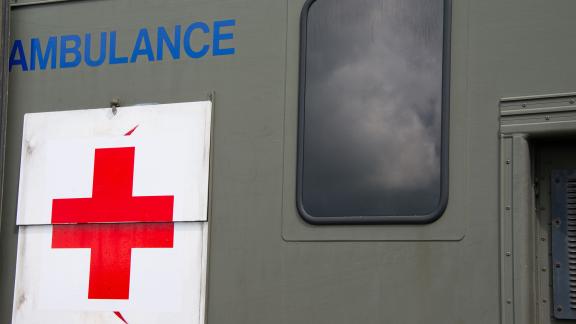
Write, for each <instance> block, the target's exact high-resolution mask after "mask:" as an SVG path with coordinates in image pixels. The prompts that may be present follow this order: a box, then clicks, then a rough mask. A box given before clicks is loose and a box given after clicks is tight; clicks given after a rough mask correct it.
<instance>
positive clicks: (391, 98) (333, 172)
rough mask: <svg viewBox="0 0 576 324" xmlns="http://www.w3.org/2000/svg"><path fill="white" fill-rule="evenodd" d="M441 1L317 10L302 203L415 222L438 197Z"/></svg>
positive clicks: (343, 0) (317, 211)
mask: <svg viewBox="0 0 576 324" xmlns="http://www.w3.org/2000/svg"><path fill="white" fill-rule="evenodd" d="M442 17H443V1H442V0H317V1H316V2H315V3H314V4H313V5H312V6H311V8H310V11H309V14H308V30H307V33H308V36H307V56H306V57H307V64H306V97H305V124H304V125H305V128H304V132H305V133H304V136H305V137H304V165H303V166H304V169H303V176H304V178H303V203H304V207H305V209H306V210H307V211H308V212H309V213H310V214H311V215H313V216H353V215H411V214H426V213H429V212H431V211H433V210H434V209H435V208H436V207H437V205H438V201H439V197H440V144H441V136H440V135H441V133H440V126H441V125H440V123H441V98H442V36H443V35H442V24H443V19H442Z"/></svg>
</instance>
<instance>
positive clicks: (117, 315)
mask: <svg viewBox="0 0 576 324" xmlns="http://www.w3.org/2000/svg"><path fill="white" fill-rule="evenodd" d="M114 315H116V317H118V318H119V319H121V320H122V322H124V323H126V324H128V322H127V321H126V320H125V319H124V316H122V314H120V312H118V311H115V312H114Z"/></svg>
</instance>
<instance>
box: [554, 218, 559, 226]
mask: <svg viewBox="0 0 576 324" xmlns="http://www.w3.org/2000/svg"><path fill="white" fill-rule="evenodd" d="M554 225H556V226H560V218H556V219H555V220H554Z"/></svg>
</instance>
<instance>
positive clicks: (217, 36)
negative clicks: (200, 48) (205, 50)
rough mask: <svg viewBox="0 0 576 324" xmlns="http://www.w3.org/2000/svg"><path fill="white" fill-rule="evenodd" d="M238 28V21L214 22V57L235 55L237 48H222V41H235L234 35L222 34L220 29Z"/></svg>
mask: <svg viewBox="0 0 576 324" xmlns="http://www.w3.org/2000/svg"><path fill="white" fill-rule="evenodd" d="M232 26H236V20H234V19H228V20H219V21H215V22H214V35H213V46H212V55H214V56H218V55H233V54H234V53H235V48H234V47H230V48H220V41H222V40H227V39H234V33H226V34H222V33H221V31H220V28H222V27H232Z"/></svg>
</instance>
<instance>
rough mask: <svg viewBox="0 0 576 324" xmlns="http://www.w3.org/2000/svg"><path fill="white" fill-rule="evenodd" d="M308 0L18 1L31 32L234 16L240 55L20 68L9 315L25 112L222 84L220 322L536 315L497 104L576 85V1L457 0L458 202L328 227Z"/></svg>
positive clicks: (214, 253) (212, 279)
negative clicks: (315, 153) (305, 35)
mask: <svg viewBox="0 0 576 324" xmlns="http://www.w3.org/2000/svg"><path fill="white" fill-rule="evenodd" d="M320 1H322V0H320ZM324 1H326V0H324ZM302 2H303V1H301V0H298V1H291V0H290V1H287V0H272V1H270V0H213V1H201V0H195V1H184V0H166V1H162V2H159V1H151V0H114V1H112V0H109V1H70V2H60V3H53V4H47V5H31V6H22V7H18V8H14V9H13V12H12V14H13V24H12V28H13V31H14V37H15V38H19V39H26V40H29V39H30V37H41V38H43V39H45V38H46V37H47V36H48V35H53V34H65V33H74V34H83V33H85V32H99V31H104V30H117V31H118V32H119V34H120V32H122V35H124V36H126V37H132V38H133V37H135V35H136V33H137V31H138V29H139V28H141V27H149V28H155V27H156V26H159V25H164V26H172V25H174V24H177V23H180V24H187V23H190V22H194V21H212V20H215V19H235V20H236V27H235V39H234V40H233V43H234V45H235V47H236V54H235V55H233V56H223V57H206V58H203V59H200V60H192V59H182V60H179V61H173V60H164V61H162V62H152V63H137V64H131V65H130V64H127V65H117V66H112V65H104V66H101V67H99V68H96V69H94V68H88V67H84V66H83V67H79V68H75V69H69V70H61V69H59V70H53V71H52V70H46V71H35V72H26V73H21V72H12V74H11V80H10V81H11V84H10V96H11V98H10V105H9V114H8V128H7V134H8V137H7V148H6V156H7V159H6V177H5V181H4V185H5V195H4V198H3V210H2V222H3V226H2V232H1V238H0V245H1V247H2V250H3V254H2V260H1V262H0V269H1V270H0V271H1V274H0V322H1V323H9V322H10V317H11V309H12V294H13V284H14V262H15V251H16V239H17V238H16V228H15V225H14V219H15V215H16V199H17V196H16V193H17V181H18V168H19V166H18V163H19V156H20V140H21V131H22V129H21V128H22V116H23V114H24V113H27V112H36V111H50V110H63V109H74V108H96V107H106V106H108V105H109V104H110V101H111V100H112V99H113V98H119V99H120V102H121V104H122V105H132V104H138V103H150V102H158V103H167V102H179V101H191V100H200V99H205V98H206V97H207V95H208V93H210V92H212V91H214V92H215V93H216V98H217V100H216V103H215V107H214V137H213V139H214V142H213V156H212V163H213V164H212V165H213V170H212V184H211V186H212V189H211V190H212V192H211V194H212V195H211V209H210V210H211V212H210V222H211V233H210V235H211V236H210V252H209V255H210V256H209V258H210V259H209V278H208V306H207V307H208V310H207V316H208V320H207V321H208V323H211V324H220V323H250V324H253V323H266V324H267V323H286V324H292V323H315V324H316V323H330V324H338V323H346V324H349V323H400V324H402V323H407V324H412V323H466V324H476V323H478V324H480V323H482V324H484V323H499V322H501V323H518V324H525V322H521V321H520V320H522V319H523V318H526V316H527V315H518V317H517V318H516V320H515V317H514V312H517V314H520V312H521V313H522V314H528V313H527V311H526V309H525V308H526V307H527V306H525V302H524V301H523V300H524V299H523V297H520V301H519V302H518V303H516V302H514V301H512V302H511V303H514V304H513V305H514V312H513V313H511V315H509V314H508V313H506V314H505V315H506V316H501V310H502V311H504V308H502V309H501V307H500V306H501V302H505V301H506V299H503V298H501V297H502V294H503V291H504V290H503V289H501V288H502V287H503V286H501V284H500V282H501V279H502V278H501V275H502V273H501V268H500V263H501V253H500V252H501V245H500V240H501V239H502V240H504V239H507V237H505V235H507V234H505V233H503V234H502V236H501V235H500V226H501V223H500V221H501V218H500V217H501V207H502V205H501V195H500V191H499V190H500V189H499V188H500V185H501V183H500V174H501V172H500V167H501V163H502V160H501V159H500V148H499V143H500V137H499V132H500V122H499V118H500V111H499V104H498V103H499V100H500V98H503V97H511V96H520V95H535V94H548V93H562V92H571V91H574V85H576V65H575V64H573V62H574V58H575V57H576V43H575V42H573V32H574V28H575V27H576V21H575V20H574V19H573V12H574V11H576V3H575V2H573V1H571V0H558V1H554V2H544V1H536V0H510V1H499V0H483V1H476V0H454V1H453V18H452V23H453V37H452V39H453V44H452V64H453V65H452V86H451V90H452V91H451V93H452V94H451V101H452V105H451V121H450V125H451V134H450V136H451V137H450V150H451V151H450V152H451V156H450V162H449V163H450V174H451V178H450V181H451V182H450V186H451V187H450V198H449V203H448V209H447V212H446V214H445V215H444V216H443V217H442V218H440V220H438V222H437V223H434V224H431V225H415V226H394V225H392V226H376V227H368V226H360V227H350V226H339V227H333V226H331V227H318V226H310V225H305V224H303V223H302V222H301V220H300V219H299V218H298V215H297V214H296V212H295V208H294V206H295V200H294V199H293V192H292V190H293V188H294V183H293V181H294V178H293V176H291V174H294V171H295V169H294V168H295V156H294V154H295V152H296V148H295V143H296V138H295V134H296V133H295V132H296V129H295V127H296V126H295V125H296V119H295V118H296V111H297V107H296V102H297V72H298V71H297V66H298V47H297V44H298V28H299V25H298V15H299V10H300V7H301V5H302ZM415 95H417V94H415ZM520 149H521V148H520ZM511 152H512V154H513V153H514V152H513V151H511ZM521 153H522V152H517V154H521ZM524 167H525V166H524ZM525 230H529V228H525ZM512 242H518V243H516V244H522V243H521V242H522V240H521V238H520V240H516V241H512ZM522 253H525V252H522ZM516 260H517V261H514V262H517V263H518V262H521V260H518V259H516ZM520 264H522V263H520ZM511 280H519V281H515V284H516V285H517V286H518V285H523V282H525V280H529V279H526V278H525V277H520V279H514V278H512V279H511ZM510 289H511V290H510V291H511V292H513V293H515V294H520V295H522V294H524V290H523V289H520V288H519V287H514V286H510ZM502 314H504V312H502Z"/></svg>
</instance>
